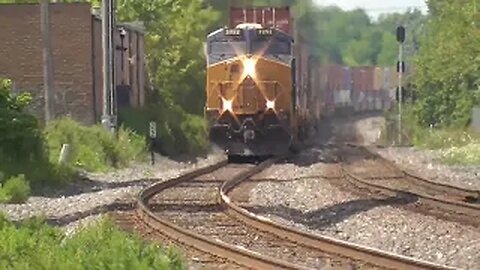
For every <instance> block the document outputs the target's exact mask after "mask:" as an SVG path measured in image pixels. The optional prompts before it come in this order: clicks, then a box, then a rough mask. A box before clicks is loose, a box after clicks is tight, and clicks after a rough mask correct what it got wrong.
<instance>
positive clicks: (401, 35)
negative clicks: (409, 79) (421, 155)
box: [397, 26, 405, 145]
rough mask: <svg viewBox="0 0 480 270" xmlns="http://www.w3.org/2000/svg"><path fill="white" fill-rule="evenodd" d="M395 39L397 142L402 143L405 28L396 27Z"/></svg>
mask: <svg viewBox="0 0 480 270" xmlns="http://www.w3.org/2000/svg"><path fill="white" fill-rule="evenodd" d="M397 41H398V43H399V46H398V63H397V71H398V143H399V145H402V102H403V100H402V97H403V89H402V80H403V78H402V77H403V76H402V75H403V72H405V63H404V62H403V42H405V28H404V27H403V26H399V27H397Z"/></svg>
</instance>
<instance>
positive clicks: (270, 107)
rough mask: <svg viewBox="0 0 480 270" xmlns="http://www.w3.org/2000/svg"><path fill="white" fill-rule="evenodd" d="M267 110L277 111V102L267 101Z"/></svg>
mask: <svg viewBox="0 0 480 270" xmlns="http://www.w3.org/2000/svg"><path fill="white" fill-rule="evenodd" d="M266 105H267V110H275V100H268V99H267V103H266Z"/></svg>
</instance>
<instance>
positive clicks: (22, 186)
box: [0, 174, 30, 203]
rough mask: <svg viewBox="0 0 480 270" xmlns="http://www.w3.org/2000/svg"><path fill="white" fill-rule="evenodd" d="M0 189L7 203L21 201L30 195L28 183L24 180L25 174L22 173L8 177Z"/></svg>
mask: <svg viewBox="0 0 480 270" xmlns="http://www.w3.org/2000/svg"><path fill="white" fill-rule="evenodd" d="M2 190H3V193H4V194H3V195H4V199H7V200H6V201H7V202H9V203H23V202H25V201H26V200H27V199H28V196H30V185H29V184H28V182H27V181H26V180H25V175H23V174H22V175H19V176H16V177H12V178H10V179H8V180H7V181H6V182H5V184H4V185H3V187H2ZM0 193H2V192H0ZM0 197H1V196H0Z"/></svg>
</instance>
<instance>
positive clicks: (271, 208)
mask: <svg viewBox="0 0 480 270" xmlns="http://www.w3.org/2000/svg"><path fill="white" fill-rule="evenodd" d="M330 166H333V165H331V164H325V163H323V164H322V163H319V164H315V165H312V166H307V167H299V166H296V165H290V167H289V169H288V170H284V169H283V168H282V169H280V170H279V173H276V172H274V170H275V167H274V168H272V169H271V170H270V171H269V172H268V173H272V176H271V177H269V176H268V175H265V174H264V175H262V177H261V178H263V179H265V178H267V179H272V178H276V176H275V175H279V174H280V175H281V176H282V179H289V178H290V179H294V178H297V179H298V178H299V177H298V176H299V175H301V176H302V178H301V179H298V180H296V181H268V182H259V183H258V184H257V185H256V186H255V187H254V188H253V189H252V190H251V192H250V199H249V201H248V203H247V207H248V209H250V210H253V211H254V212H257V213H258V214H261V215H263V216H265V217H267V218H270V219H272V220H274V221H276V222H280V223H283V224H285V225H288V226H293V227H296V228H300V229H304V230H307V231H309V232H313V233H317V234H321V235H327V236H331V237H334V238H338V239H342V240H345V241H350V242H354V243H357V244H361V245H364V246H370V247H374V248H377V249H381V250H385V251H388V252H393V253H397V254H402V255H405V256H410V257H413V258H418V259H422V260H427V261H431V262H435V263H438V264H446V265H449V266H453V267H460V268H463V269H476V268H478V267H479V266H480V263H479V262H480V230H479V229H478V228H474V227H470V226H465V225H460V224H458V223H455V222H447V221H444V220H440V219H438V218H435V217H432V216H425V215H422V214H419V213H416V212H411V211H409V210H406V209H403V208H401V207H398V206H399V205H398V204H400V205H401V204H403V202H401V201H399V200H397V199H394V198H391V199H386V200H385V199H374V198H373V199H366V198H362V197H359V196H356V195H354V194H352V193H350V192H346V191H343V190H341V189H339V188H338V187H337V186H336V185H335V184H332V182H331V181H335V180H334V179H329V180H327V179H325V178H322V177H318V176H319V175H328V174H329V172H330V171H332V170H333V169H332V168H331V167H330ZM308 175H311V176H312V177H311V178H308Z"/></svg>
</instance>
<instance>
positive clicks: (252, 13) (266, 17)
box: [230, 7, 293, 35]
mask: <svg viewBox="0 0 480 270" xmlns="http://www.w3.org/2000/svg"><path fill="white" fill-rule="evenodd" d="M242 23H258V24H261V25H262V26H263V27H265V28H267V27H268V28H270V27H272V28H277V29H280V30H282V31H284V32H286V33H288V34H290V35H293V18H292V16H291V15H290V7H248V8H241V7H231V8H230V27H231V28H234V27H236V26H237V25H239V24H242Z"/></svg>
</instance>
